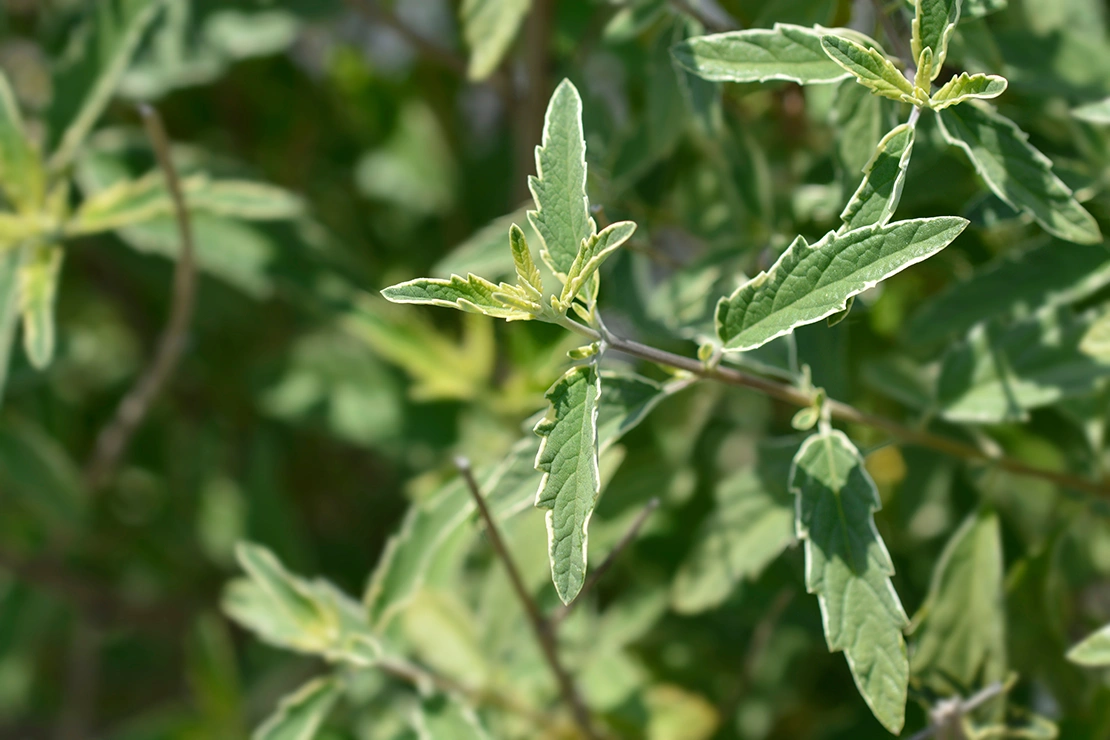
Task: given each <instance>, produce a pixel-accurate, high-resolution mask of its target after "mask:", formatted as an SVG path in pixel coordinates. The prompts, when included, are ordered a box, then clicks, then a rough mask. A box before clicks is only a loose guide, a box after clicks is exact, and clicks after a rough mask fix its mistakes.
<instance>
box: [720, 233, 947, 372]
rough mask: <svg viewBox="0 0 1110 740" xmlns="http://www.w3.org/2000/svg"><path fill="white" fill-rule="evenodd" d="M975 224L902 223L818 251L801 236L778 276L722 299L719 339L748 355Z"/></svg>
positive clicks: (828, 239) (777, 267) (832, 238)
mask: <svg viewBox="0 0 1110 740" xmlns="http://www.w3.org/2000/svg"><path fill="white" fill-rule="evenodd" d="M967 223H968V222H967V220H966V219H962V218H957V217H954V216H952V217H942V218H922V219H912V220H908V221H895V222H894V223H890V224H886V225H879V224H876V225H874V226H867V227H865V228H862V229H855V230H853V231H848V232H845V233H843V234H837V233H835V232H829V233H828V234H826V235H825V237H824V238H823V239H821V241H819V242H817V243H816V244H814V245H813V246H810V245H808V244H806V241H805V239H803V238H802V237H798V238H797V239H795V240H794V243H793V244H791V245H790V247H789V248H788V249H787V250H786V251H785V252H783V253H782V255H781V256H780V257H779V258H778V260H777V261H776V262H775V264H774V265H772V267H771V269H770V270H768V271H766V272H761V273H759V274H758V275H756V276H755V277H754V278H752V279H751V280H749V281H748V282H747V283H745V284H744V285H742V286H740V287H739V288H737V290H736V291H735V292H734V293H733V294H732V295H731V296H728V297H726V298H722V299H721V301H720V302H719V303H718V304H717V336H718V337H720V339H721V341H722V342H723V343H724V349H725V351H730V352H741V351H746V350H750V349H755V348H756V347H759V346H762V345H764V344H766V343H767V342H769V341H771V340H772V339H774V338H776V337H780V336H782V335H784V334H788V333H790V332H791V331H793V330H794V329H795V328H796V327H799V326H802V325H804V324H812V323H814V322H817V321H820V320H821V319H824V318H827V317H829V316H832V315H833V314H835V313H838V312H840V311H843V310H844V309H845V308H847V306H848V299H849V298H851V297H852V296H854V295H859V294H860V293H862V292H863V291H865V290H867V289H868V288H871V287H873V286H875V285H877V284H878V283H879V282H880V281H882V280H885V279H886V278H888V277H890V276H891V275H894V274H896V273H898V272H901V271H902V270H904V269H906V268H907V267H909V266H910V265H913V264H915V263H917V262H921V261H922V260H924V259H928V258H929V257H931V256H933V255H934V254H936V253H937V252H939V251H940V250H942V249H944V248H945V247H946V246H948V245H949V244H950V243H951V242H952V241H953V240H954V239H955V238H956V237H957V236H959V235H960V232H962V231H963V230H964V228H965V227H966V226H967Z"/></svg>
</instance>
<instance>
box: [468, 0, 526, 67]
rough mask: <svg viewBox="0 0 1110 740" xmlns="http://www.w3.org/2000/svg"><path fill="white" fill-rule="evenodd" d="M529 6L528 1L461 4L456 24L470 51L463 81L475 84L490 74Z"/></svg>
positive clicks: (476, 0)
mask: <svg viewBox="0 0 1110 740" xmlns="http://www.w3.org/2000/svg"><path fill="white" fill-rule="evenodd" d="M531 5H532V0H463V4H462V7H461V8H459V21H460V23H461V24H462V32H463V38H464V39H466V45H467V46H468V47H469V48H470V63H469V64H468V66H467V70H466V74H467V77H469V78H470V79H471V80H474V81H479V80H484V79H486V78H487V77H489V76H490V75H491V74H493V72H494V71H495V70H496V69H497V67H498V66H499V65H500V64H501V60H502V59H503V58H504V57H505V54H506V52H508V51H509V49H510V47H512V45H513V41H514V40H515V39H516V35H517V31H519V29H520V24H521V21H523V20H524V17H525V16H526V15H528V10H529V8H530V7H531Z"/></svg>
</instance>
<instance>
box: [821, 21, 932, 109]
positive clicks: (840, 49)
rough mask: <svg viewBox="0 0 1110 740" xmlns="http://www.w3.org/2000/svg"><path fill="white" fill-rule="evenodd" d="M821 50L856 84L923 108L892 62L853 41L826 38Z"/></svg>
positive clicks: (838, 37)
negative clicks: (851, 77) (852, 77)
mask: <svg viewBox="0 0 1110 740" xmlns="http://www.w3.org/2000/svg"><path fill="white" fill-rule="evenodd" d="M821 47H822V48H823V49H824V50H825V53H826V54H828V55H829V58H830V59H832V60H833V61H834V62H836V63H837V64H838V65H840V66H841V67H843V68H844V69H846V70H847V71H848V72H850V73H851V74H852V75H853V76H854V77H855V78H856V82H858V83H859V84H861V85H863V86H864V87H867V88H869V89H870V90H873V91H874V92H875V93H876V94H877V95H882V96H884V97H887V98H891V99H892V100H898V101H904V102H907V103H914V104H920V102H921V101H920V100H919V99H918V97H917V95H916V94H915V91H914V87H913V85H912V84H910V81H909V80H907V79H906V77H905V75H903V74H902V73H901V72H899V71H898V68H897V67H895V66H894V65H893V64H892V63H891V61H890V60H889V59H887V58H886V57H885V56H883V53H882V52H880V51H878V50H877V49H869V48H867V47H866V46H863V45H861V44H857V43H856V42H855V41H852V40H851V39H846V38H843V37H840V36H832V35H825V36H822V37H821Z"/></svg>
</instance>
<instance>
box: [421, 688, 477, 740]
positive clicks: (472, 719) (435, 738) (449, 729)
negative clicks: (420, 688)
mask: <svg viewBox="0 0 1110 740" xmlns="http://www.w3.org/2000/svg"><path fill="white" fill-rule="evenodd" d="M413 729H415V730H416V734H417V736H418V737H419V738H420V740H489V737H490V736H489V733H487V732H486V730H485V728H483V727H482V724H481V722H480V720H479V719H478V715H477V714H476V713H475V712H474V710H473V709H471V708H470V707H467V706H465V705H463V704H462V703H461V702H460V701H459V700H458V699H455V698H451V697H447V696H445V695H443V694H436V695H435V696H432V697H429V698H427V699H424V700H423V701H421V702H420V706H419V708H418V710H417V712H416V713H415V715H414V717H413Z"/></svg>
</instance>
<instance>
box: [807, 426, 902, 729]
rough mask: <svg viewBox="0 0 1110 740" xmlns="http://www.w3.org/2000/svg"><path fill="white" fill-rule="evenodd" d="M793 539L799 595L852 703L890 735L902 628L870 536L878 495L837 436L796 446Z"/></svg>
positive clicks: (885, 563) (896, 716) (884, 563)
mask: <svg viewBox="0 0 1110 740" xmlns="http://www.w3.org/2000/svg"><path fill="white" fill-rule="evenodd" d="M789 487H790V490H791V491H793V492H794V494H795V495H796V496H797V510H796V511H797V531H798V537H799V538H801V539H804V540H805V555H806V590H807V591H808V592H809V593H812V594H816V595H817V600H818V603H819V604H820V607H821V619H822V623H823V624H824V628H825V639H826V642H827V643H828V646H829V650H830V651H832V652H838V651H843V652H844V655H845V657H846V658H847V660H848V667H849V669H851V672H852V678H853V679H854V680H855V683H856V687H857V688H858V689H859V692H860V695H861V696H863V699H864V701H865V702H867V706H868V707H870V709H871V711H872V713H873V714H874V715H875V717H876V719H878V720H879V722H881V723H882V725H883V726H884V727H886V728H887V730H889V731H890V732H892V733H894V734H898V733H899V732H900V731H901V729H902V725H903V724H904V721H905V709H906V695H907V686H908V682H909V661H908V660H907V658H906V643H905V640H904V639H903V638H902V629H903V628H904V627H905V626H906V624H907V622H908V620H907V619H906V614H905V612H904V611H903V609H902V603H901V601H899V599H898V594H897V593H895V591H894V586H893V584H892V583H891V581H890V577H891V576H892V575H894V564H893V563H892V562H891V559H890V554H889V553H888V552H887V549H886V545H884V544H883V541H882V538H880V537H879V532H878V530H877V529H876V528H875V520H874V516H873V515H874V512H876V511H878V510H879V508H880V502H879V492H878V490H877V489H876V488H875V484H874V482H873V481H872V480H871V478H870V477H869V476H868V474H867V471H866V469H865V468H864V465H863V458H862V457H861V456H860V454H859V452H858V451H857V450H856V448H855V446H854V445H853V444H852V443H851V441H850V440H849V439H848V437H846V436H845V435H844V433H843V432H840V431H837V430H828V431H823V432H820V433H818V434H815V435H813V436H811V437H809V438H808V439H807V440H806V441H805V442H804V443H802V447H801V449H799V450H798V454H797V455H796V456H795V458H794V465H793V467H792V468H791V470H790V483H789Z"/></svg>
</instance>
